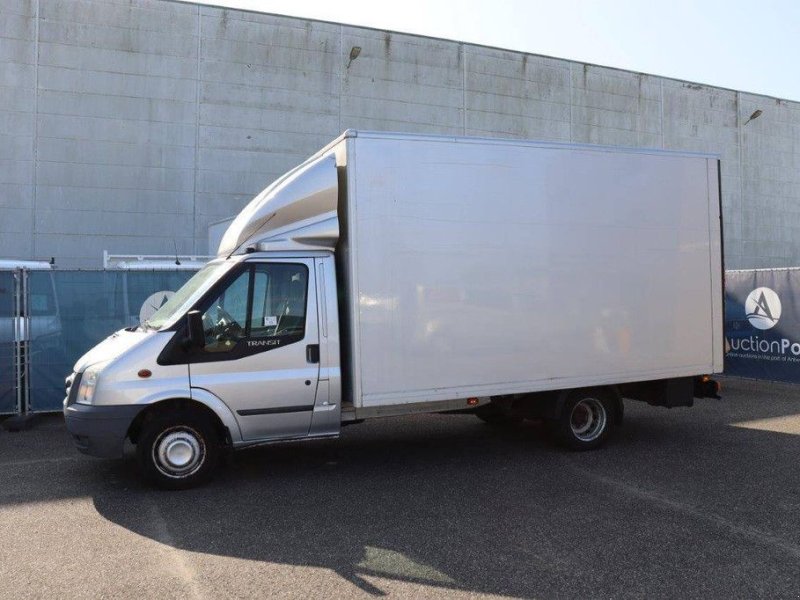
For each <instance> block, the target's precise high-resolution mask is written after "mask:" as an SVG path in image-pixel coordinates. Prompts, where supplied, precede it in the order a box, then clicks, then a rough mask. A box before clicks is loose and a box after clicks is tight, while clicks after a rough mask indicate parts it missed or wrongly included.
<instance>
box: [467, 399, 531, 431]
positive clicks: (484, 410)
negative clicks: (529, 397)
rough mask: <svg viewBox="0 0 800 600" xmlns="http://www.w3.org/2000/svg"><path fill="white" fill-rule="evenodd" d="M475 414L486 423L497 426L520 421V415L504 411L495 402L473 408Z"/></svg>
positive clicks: (514, 423) (515, 423)
mask: <svg viewBox="0 0 800 600" xmlns="http://www.w3.org/2000/svg"><path fill="white" fill-rule="evenodd" d="M475 416H476V417H478V418H479V419H480V420H481V421H483V422H484V423H486V424H487V425H496V426H498V427H502V426H510V425H517V424H519V423H521V422H522V417H517V416H513V415H509V414H506V413H504V412H503V411H502V410H501V409H500V407H499V406H497V405H496V404H492V403H489V404H484V405H483V406H480V407H478V408H476V409H475Z"/></svg>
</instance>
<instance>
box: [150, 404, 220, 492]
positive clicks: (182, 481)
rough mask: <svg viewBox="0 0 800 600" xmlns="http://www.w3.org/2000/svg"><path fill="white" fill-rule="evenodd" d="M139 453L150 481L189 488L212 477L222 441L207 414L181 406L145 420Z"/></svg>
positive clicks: (176, 487) (178, 487)
mask: <svg viewBox="0 0 800 600" xmlns="http://www.w3.org/2000/svg"><path fill="white" fill-rule="evenodd" d="M136 453H137V455H138V457H139V464H140V465H141V468H142V471H143V472H144V474H145V476H146V477H147V478H148V479H149V480H150V481H152V482H153V483H155V484H156V485H157V486H159V487H162V488H165V489H173V490H177V489H186V488H190V487H194V486H196V485H199V484H200V483H203V482H205V481H207V480H208V479H209V478H210V477H211V475H212V474H213V472H214V469H215V468H216V466H217V462H218V461H219V456H220V443H219V437H218V436H217V433H216V431H215V429H214V426H213V424H212V423H211V421H210V419H209V418H208V417H206V416H205V415H204V414H202V413H200V412H197V411H192V410H179V411H174V412H165V413H162V414H160V415H156V416H155V417H153V418H152V419H150V420H148V421H145V423H144V424H143V425H142V430H141V433H140V435H139V440H138V444H137V446H136Z"/></svg>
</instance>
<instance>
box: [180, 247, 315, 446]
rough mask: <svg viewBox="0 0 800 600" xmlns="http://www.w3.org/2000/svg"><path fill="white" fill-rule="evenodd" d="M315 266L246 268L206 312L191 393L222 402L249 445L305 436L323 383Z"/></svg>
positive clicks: (304, 262) (294, 263)
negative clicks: (200, 392) (204, 393)
mask: <svg viewBox="0 0 800 600" xmlns="http://www.w3.org/2000/svg"><path fill="white" fill-rule="evenodd" d="M316 289H317V286H316V284H315V273H314V260H313V259H286V260H281V261H279V260H270V261H264V262H247V263H244V264H243V265H241V266H240V267H239V268H238V269H237V270H235V271H234V272H232V273H231V274H229V276H228V277H227V278H226V281H225V282H224V283H223V285H222V286H221V289H218V290H214V291H213V292H212V293H211V294H210V298H208V299H207V300H206V301H205V302H203V305H202V306H201V311H202V313H203V328H204V330H205V346H204V347H203V348H197V349H193V350H192V351H191V356H190V359H189V379H190V382H191V387H192V389H193V390H194V389H204V390H207V391H209V392H211V393H212V394H214V395H215V396H217V397H218V398H220V399H221V400H222V401H223V402H224V403H225V404H227V405H228V407H230V408H231V410H232V411H233V412H234V414H235V415H236V418H237V420H238V421H239V426H240V428H241V431H242V437H243V438H244V439H245V440H250V441H254V440H266V439H278V438H287V437H298V436H305V435H307V434H308V431H309V427H310V425H311V417H312V415H313V409H314V400H315V397H316V391H317V384H318V381H319V326H318V322H317V314H318V311H317V293H316Z"/></svg>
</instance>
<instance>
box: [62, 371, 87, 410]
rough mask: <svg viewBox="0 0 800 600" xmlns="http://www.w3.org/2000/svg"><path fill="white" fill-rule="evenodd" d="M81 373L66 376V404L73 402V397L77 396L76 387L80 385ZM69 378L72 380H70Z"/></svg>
mask: <svg viewBox="0 0 800 600" xmlns="http://www.w3.org/2000/svg"><path fill="white" fill-rule="evenodd" d="M81 375H83V374H82V373H74V374H73V375H72V377H71V378H67V381H66V382H65V383H66V392H67V406H69V405H70V404H75V399H76V398H77V397H78V389H79V388H80V387H81ZM70 379H72V381H71V382H70Z"/></svg>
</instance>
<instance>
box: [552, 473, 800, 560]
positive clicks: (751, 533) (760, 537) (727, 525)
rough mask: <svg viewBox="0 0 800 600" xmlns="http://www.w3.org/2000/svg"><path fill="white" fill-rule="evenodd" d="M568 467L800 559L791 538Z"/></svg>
mask: <svg viewBox="0 0 800 600" xmlns="http://www.w3.org/2000/svg"><path fill="white" fill-rule="evenodd" d="M567 462H568V461H565V463H567ZM569 467H570V468H571V469H572V470H573V471H576V472H580V475H581V476H582V477H587V478H590V479H594V480H595V481H597V482H599V483H602V484H604V485H606V486H609V487H613V488H615V489H617V490H619V491H621V492H624V493H626V494H628V495H629V496H634V497H637V498H639V499H641V500H646V501H649V502H652V503H654V504H659V505H661V506H662V507H663V508H669V509H671V510H674V511H676V512H679V513H682V514H684V515H688V516H690V517H693V518H695V519H698V520H701V521H705V522H706V523H710V524H712V525H715V526H716V527H718V528H719V529H722V530H724V531H725V532H726V533H728V534H729V535H732V536H740V537H743V538H746V539H748V540H750V541H751V542H755V543H757V544H760V545H762V546H768V547H770V548H773V549H776V550H782V551H783V552H786V553H787V554H789V555H791V556H793V557H794V558H795V559H800V546H798V545H796V544H793V543H792V542H790V541H788V540H785V539H783V538H781V537H778V536H777V535H774V534H772V533H769V532H766V531H761V530H760V529H756V528H755V527H749V526H745V525H739V524H737V523H734V522H732V521H729V520H728V519H726V518H724V517H721V516H719V515H717V514H714V513H712V512H708V511H706V510H703V509H702V508H700V507H699V506H694V505H691V504H687V503H685V502H681V501H679V500H674V499H671V498H666V497H664V496H662V495H659V494H657V493H655V492H650V491H648V490H644V489H641V488H638V487H636V486H633V485H631V484H629V483H625V482H624V481H620V480H619V479H614V478H613V477H607V476H605V475H598V474H597V473H594V472H592V471H590V470H588V469H585V468H582V467H579V466H577V465H575V464H573V463H571V462H569Z"/></svg>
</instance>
